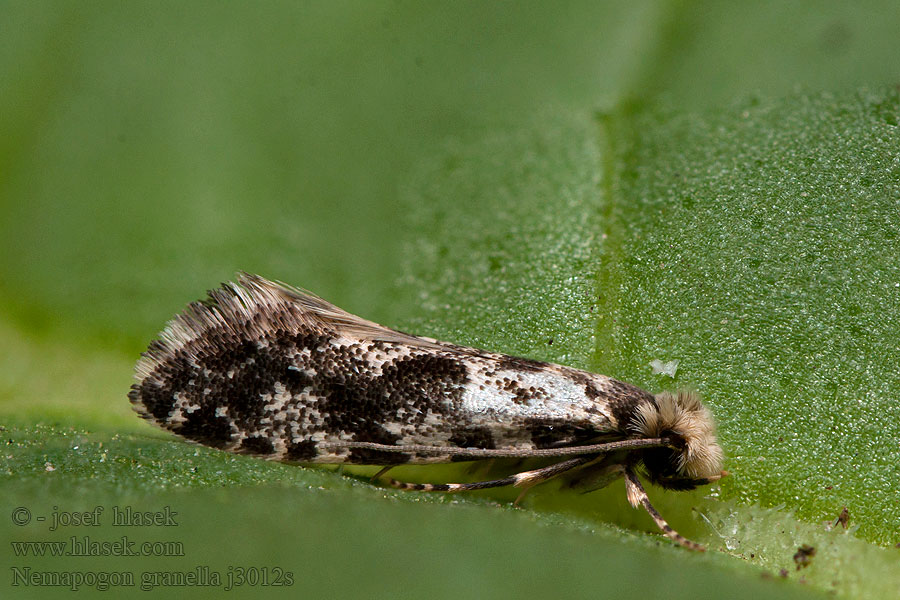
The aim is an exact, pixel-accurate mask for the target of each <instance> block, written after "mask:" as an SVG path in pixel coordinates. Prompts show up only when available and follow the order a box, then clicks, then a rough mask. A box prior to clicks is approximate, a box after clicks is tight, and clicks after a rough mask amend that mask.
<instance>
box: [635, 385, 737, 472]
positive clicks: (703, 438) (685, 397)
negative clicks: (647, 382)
mask: <svg viewBox="0 0 900 600" xmlns="http://www.w3.org/2000/svg"><path fill="white" fill-rule="evenodd" d="M631 429H632V431H633V432H634V433H636V434H638V435H640V436H641V437H646V438H657V437H659V438H664V439H666V440H667V441H668V442H669V447H665V448H650V449H647V450H643V451H641V462H643V465H644V470H645V471H646V472H647V476H648V478H649V479H650V481H652V482H653V483H655V484H657V485H660V486H662V487H667V488H671V489H693V488H695V487H697V486H698V485H704V484H707V483H710V482H711V481H715V480H716V479H718V478H719V477H720V476H721V475H722V449H721V448H720V447H719V444H718V442H717V441H716V425H715V421H714V420H713V417H712V413H710V412H709V410H708V409H707V408H706V407H705V406H703V403H702V402H701V401H700V397H699V396H698V395H697V394H696V393H695V392H689V391H680V392H674V393H673V392H662V393H660V394H657V395H656V398H655V402H647V403H645V404H642V405H641V406H640V407H639V408H638V410H637V413H636V414H635V417H634V419H633V421H632V423H631Z"/></svg>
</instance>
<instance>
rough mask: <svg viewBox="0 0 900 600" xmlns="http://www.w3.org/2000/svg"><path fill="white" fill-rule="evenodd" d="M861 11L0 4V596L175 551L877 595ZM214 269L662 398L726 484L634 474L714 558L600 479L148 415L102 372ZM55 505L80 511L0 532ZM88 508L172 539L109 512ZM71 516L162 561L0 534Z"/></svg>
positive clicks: (884, 93) (898, 446)
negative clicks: (56, 574) (507, 488)
mask: <svg viewBox="0 0 900 600" xmlns="http://www.w3.org/2000/svg"><path fill="white" fill-rule="evenodd" d="M897 31H900V5H898V4H897V3H896V2H858V3H853V4H850V3H846V4H845V3H822V2H795V3H780V2H770V3H753V4H752V5H746V6H745V5H743V4H738V3H717V2H643V3H633V2H632V3H597V2H584V3H577V2H571V3H553V4H552V5H551V4H546V3H537V2H536V3H506V2H503V3H482V2H467V3H452V4H451V3H448V4H424V3H407V2H329V3H277V2H265V3H254V4H245V5H241V4H232V3H200V2H193V3H174V2H173V3H111V2H110V3H107V2H89V3H74V2H73V3H26V2H7V3H4V4H2V5H0V90H2V94H0V427H2V430H0V440H2V445H0V450H2V452H0V479H2V484H0V542H2V549H0V557H2V563H0V568H2V570H3V574H2V578H3V579H2V580H0V586H3V587H2V588H0V589H2V590H3V596H4V597H7V596H10V597H54V596H60V597H63V596H65V597H70V596H69V594H71V592H70V591H68V590H66V589H59V588H55V589H50V588H47V587H40V586H33V585H32V586H23V585H19V586H16V587H13V586H12V581H13V577H12V571H11V568H12V567H17V568H20V569H21V568H24V567H30V568H31V569H32V570H33V571H42V572H51V571H80V572H85V571H129V572H133V573H135V577H136V579H137V583H140V573H141V572H143V571H172V570H180V571H193V570H194V569H196V568H197V567H198V566H203V565H206V566H207V567H208V568H209V569H210V570H213V571H217V572H220V573H222V574H224V573H226V571H227V570H228V568H229V567H232V566H237V567H245V568H249V567H256V568H258V569H263V568H267V569H269V570H271V569H274V568H275V567H279V568H281V569H284V570H287V571H290V572H291V573H292V577H293V585H292V586H289V587H283V588H276V587H266V588H265V589H262V588H259V587H256V588H249V587H244V588H241V589H239V590H237V591H235V592H231V593H232V594H234V595H235V596H236V597H242V596H248V597H249V596H251V594H253V593H254V592H256V593H259V592H260V591H262V592H264V593H268V594H284V595H285V596H287V595H288V594H290V595H291V597H296V595H297V594H298V593H299V594H301V595H305V594H310V595H312V594H315V595H316V596H318V597H348V596H371V597H396V596H411V595H418V596H422V597H459V596H460V595H467V596H488V595H490V596H494V597H510V598H522V597H537V596H541V597H546V596H549V595H562V594H565V595H570V596H575V597H604V596H605V595H609V594H611V593H615V594H617V597H622V598H632V597H633V598H648V597H657V596H660V595H663V594H665V595H666V597H669V598H682V597H683V598H689V597H690V598H704V597H735V598H742V597H746V598H756V597H760V596H761V595H764V596H765V597H778V598H780V597H785V598H788V597H803V596H824V595H827V594H829V593H837V594H838V595H839V596H841V597H849V598H888V597H895V596H897V595H900V574H898V573H900V569H898V567H900V550H898V549H897V548H895V547H894V545H895V544H896V543H898V542H900V508H898V503H897V502H896V495H897V489H898V481H900V404H898V402H897V400H896V397H897V395H898V392H900V375H898V373H900V370H898V368H897V365H898V364H900V350H898V344H897V341H896V340H897V338H898V335H897V334H898V331H900V262H898V260H897V258H898V256H900V240H898V233H897V232H898V230H900V94H898V85H900V42H898V41H897V35H896V32H897ZM239 269H243V270H248V271H252V272H259V273H260V274H262V275H265V276H268V277H271V278H277V279H281V280H284V281H287V282H289V283H293V284H296V285H301V286H303V287H306V288H308V289H311V290H313V291H315V292H317V293H318V294H320V295H322V296H324V297H326V298H328V299H329V300H331V301H333V302H335V303H337V304H338V305H340V306H342V307H344V308H346V309H348V310H350V311H352V312H355V313H357V314H360V315H362V316H364V317H366V318H369V319H373V320H376V321H379V322H382V323H384V324H386V325H389V326H394V327H398V328H401V329H405V330H411V331H415V332H416V333H421V334H425V335H430V336H434V337H439V338H442V339H448V340H450V341H454V342H459V343H465V344H470V345H476V346H480V347H484V348H488V349H490V350H495V351H502V352H507V353H513V354H519V355H525V356H529V357H533V358H538V359H544V360H552V361H555V362H560V363H564V364H568V365H572V366H575V367H580V368H586V369H590V370H594V371H597V372H601V373H604V374H607V375H611V376H615V377H618V378H621V379H625V380H627V381H630V382H632V383H635V384H638V385H641V386H644V387H646V388H648V389H651V390H654V391H657V390H659V389H665V388H677V387H690V388H694V389H697V390H698V391H700V392H701V393H702V394H703V396H704V398H705V399H706V401H707V403H708V405H709V406H710V407H711V408H712V410H713V412H714V413H715V415H716V417H717V420H718V422H719V428H720V438H721V441H722V444H723V447H724V449H725V451H726V454H727V460H726V468H727V469H729V471H731V472H732V476H731V477H729V478H727V479H725V480H723V481H722V482H721V484H720V485H717V486H712V487H710V488H706V489H704V490H700V491H698V492H695V493H666V492H662V491H660V490H653V489H651V490H650V495H651V498H652V499H653V500H654V502H655V503H656V504H657V505H658V508H660V510H661V512H663V514H664V515H665V516H666V517H667V518H668V519H669V520H670V522H671V523H672V524H673V525H674V526H675V527H676V528H677V529H679V531H681V532H682V533H684V534H686V535H688V536H690V537H692V539H696V540H697V541H700V542H703V543H705V544H707V545H709V546H710V547H711V549H712V550H713V551H711V552H708V553H706V554H703V555H698V554H693V553H689V552H686V551H684V550H682V549H679V548H676V547H673V546H672V545H671V544H669V543H667V542H665V541H663V540H662V539H661V538H660V536H658V535H657V533H656V531H655V529H654V526H653V524H652V522H651V521H650V519H649V518H648V517H647V516H646V515H644V514H641V513H639V512H637V511H632V510H631V509H630V507H628V505H627V502H626V501H625V499H624V493H623V490H622V488H621V484H618V485H613V486H611V487H610V488H609V489H606V490H603V491H601V492H598V493H594V494H589V495H580V494H576V493H574V492H572V491H568V490H557V489H555V486H554V485H553V484H548V485H547V486H545V487H546V489H543V490H535V491H534V492H533V493H532V494H531V495H530V496H529V497H528V499H526V501H525V502H524V505H523V506H524V508H523V509H515V508H513V507H512V506H511V505H510V500H511V498H512V496H510V494H509V493H507V492H504V491H498V492H494V493H490V494H488V493H480V494H472V495H468V496H453V497H443V496H428V495H410V494H402V493H399V492H395V491H393V490H386V489H384V488H382V487H379V486H373V485H371V484H370V483H369V482H368V480H367V479H366V478H365V477H364V475H365V474H366V473H367V472H368V471H365V470H359V471H356V472H355V476H347V475H348V473H346V472H345V473H344V474H343V476H342V475H341V474H338V473H334V472H331V471H328V470H324V469H306V468H299V467H291V466H286V465H279V464H273V463H266V462H262V461H258V460H255V459H249V458H245V457H234V456H227V455H224V454H222V453H219V452H215V451H211V450H206V449H204V448H199V447H195V446H190V445H188V444H185V443H183V442H181V441H179V440H176V439H174V438H172V437H170V436H167V435H165V434H162V433H160V432H157V431H155V430H152V429H151V428H150V427H148V426H147V425H146V424H144V423H143V422H141V421H139V420H138V419H137V418H135V417H134V416H133V415H132V414H131V412H130V409H129V406H128V403H127V400H126V398H125V394H126V392H127V389H128V386H129V385H130V383H131V369H132V365H133V363H134V361H135V359H136V358H137V356H138V354H139V353H140V351H141V350H142V349H143V348H145V347H146V344H147V343H148V342H149V341H150V340H151V339H152V338H153V336H154V335H155V334H156V333H157V332H158V331H159V330H160V329H161V328H162V326H163V324H164V323H165V322H166V320H167V319H169V318H170V317H171V316H172V315H173V314H175V313H176V312H177V311H179V310H180V309H181V308H182V307H183V306H184V305H185V304H186V303H187V302H189V301H191V300H194V299H197V298H199V297H200V296H202V295H203V293H204V291H205V290H206V289H208V288H211V287H214V286H216V285H218V284H219V282H221V281H225V280H228V279H231V278H232V277H233V274H234V272H235V271H236V270H239ZM652 360H662V361H670V360H679V361H680V363H679V368H678V371H677V373H676V376H675V377H674V378H670V377H667V376H662V375H657V374H654V373H653V371H652V369H651V368H650V366H649V363H650V362H651V361H652ZM351 475H352V474H351ZM398 476H400V477H401V478H409V479H419V480H434V481H441V480H447V479H455V478H457V477H470V478H471V477H475V476H477V474H473V473H469V472H466V471H465V470H464V469H463V468H461V467H459V466H454V467H434V468H429V469H427V470H425V469H411V468H406V469H405V470H400V469H398ZM513 496H514V493H513ZM54 506H56V507H58V509H59V510H60V511H75V510H91V509H93V508H94V507H95V506H103V507H104V514H105V516H106V519H105V520H104V521H103V524H102V525H101V526H99V527H95V528H87V527H68V528H63V529H60V530H57V531H50V530H49V528H48V526H47V524H46V522H45V523H43V524H42V523H38V522H37V521H36V520H32V521H31V522H29V523H28V524H26V525H15V524H14V523H13V522H12V517H11V514H12V512H13V510H14V509H15V508H16V507H25V508H27V509H29V510H30V511H31V513H32V515H33V516H35V517H36V516H46V517H48V518H51V516H52V514H53V511H54V508H53V507H54ZM114 506H120V507H121V506H133V507H135V508H136V509H139V510H147V511H151V510H152V511H156V510H162V508H163V507H165V506H169V507H171V509H172V510H174V511H176V512H178V514H179V517H178V525H177V526H176V527H170V528H162V527H148V528H127V529H122V528H114V527H112V526H110V520H111V511H112V510H113V508H112V507H114ZM845 506H846V507H848V509H849V511H850V515H851V521H850V529H849V530H846V531H844V530H843V529H840V528H838V529H837V530H834V531H828V530H827V529H828V528H827V527H826V525H825V523H826V522H830V521H833V520H834V519H835V518H836V517H837V515H838V513H840V511H841V509H842V508H843V507H845ZM73 535H75V536H77V537H79V538H80V537H83V536H85V535H88V536H90V537H91V538H94V539H96V540H114V539H118V538H120V537H121V536H122V535H127V536H129V537H130V538H133V539H135V540H138V541H143V540H153V541H160V540H162V541H167V540H168V541H176V542H182V543H183V544H184V547H185V549H184V556H182V557H169V558H137V557H115V558H110V557H64V558H63V557H43V558H35V557H23V556H16V555H15V551H14V549H13V547H12V546H11V545H10V542H22V541H66V540H68V539H69V538H70V537H71V536H73ZM801 544H811V545H813V546H815V547H816V548H817V554H816V556H815V557H814V558H813V560H812V564H811V565H810V566H809V567H808V568H805V569H803V570H797V569H796V568H795V565H794V562H793V561H792V558H791V557H792V555H793V554H794V552H795V551H796V549H797V547H798V546H800V545H801ZM781 569H786V570H787V575H786V577H785V579H787V580H788V581H783V580H782V577H781V576H780V571H781ZM173 589H174V588H171V587H168V588H167V587H162V588H158V590H157V592H155V593H156V594H167V593H172V591H173ZM120 591H122V592H124V594H123V595H124V596H126V597H127V596H129V595H135V596H146V594H147V593H146V592H141V591H140V590H139V589H130V590H129V589H126V590H116V592H113V593H119V592H120ZM217 591H218V590H216V589H214V588H178V589H177V592H179V593H185V594H188V595H190V596H193V597H204V596H210V597H212V596H215V595H216V592H217ZM95 593H99V592H95V591H93V590H92V589H89V586H85V588H83V589H82V590H81V591H80V592H79V595H80V596H91V595H93V594H95ZM109 593H110V592H106V594H109Z"/></svg>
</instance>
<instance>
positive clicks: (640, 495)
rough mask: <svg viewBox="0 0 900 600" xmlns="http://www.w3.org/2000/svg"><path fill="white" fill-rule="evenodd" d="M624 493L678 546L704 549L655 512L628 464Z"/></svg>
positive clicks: (700, 550) (634, 505)
mask: <svg viewBox="0 0 900 600" xmlns="http://www.w3.org/2000/svg"><path fill="white" fill-rule="evenodd" d="M624 471H625V473H624V474H625V493H626V495H627V496H628V502H629V503H630V504H631V506H633V507H635V508H637V507H638V505H641V506H643V507H644V510H646V511H647V513H649V514H650V516H651V517H653V520H654V521H656V525H657V527H659V528H660V529H661V530H662V532H663V534H664V535H665V536H666V537H667V538H669V539H671V540H673V541H674V542H675V543H676V544H678V545H679V546H684V547H685V548H688V549H689V550H697V551H698V552H703V551H705V550H706V548H705V547H703V546H701V545H700V544H698V543H697V542H692V541H691V540H689V539H687V538H686V537H684V536H682V535H681V534H680V533H678V532H677V531H675V530H674V529H672V528H671V527H670V526H669V524H668V523H666V520H665V519H663V518H662V515H660V514H659V512H657V510H656V509H655V508H653V505H652V504H650V498H649V497H647V492H645V491H644V486H642V485H641V482H640V480H639V479H638V478H637V475H635V473H634V471H633V470H632V468H631V467H630V466H627V467H625V469H624Z"/></svg>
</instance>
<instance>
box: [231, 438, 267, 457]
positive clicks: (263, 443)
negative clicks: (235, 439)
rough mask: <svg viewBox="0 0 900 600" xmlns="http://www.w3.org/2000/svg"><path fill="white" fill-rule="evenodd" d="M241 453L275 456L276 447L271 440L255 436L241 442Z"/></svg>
mask: <svg viewBox="0 0 900 600" xmlns="http://www.w3.org/2000/svg"><path fill="white" fill-rule="evenodd" d="M239 451H240V452H246V453H247V454H273V453H274V452H275V446H273V445H272V441H271V440H270V439H269V438H264V437H261V436H255V437H248V438H245V439H244V441H243V442H241V448H240V450H239Z"/></svg>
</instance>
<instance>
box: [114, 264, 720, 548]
mask: <svg viewBox="0 0 900 600" xmlns="http://www.w3.org/2000/svg"><path fill="white" fill-rule="evenodd" d="M135 379H136V381H135V383H134V384H133V385H132V386H131V391H130V392H129V394H128V397H129V399H130V400H131V403H132V406H133V407H134V409H135V411H136V412H137V413H138V414H139V415H140V416H141V417H142V418H144V419H146V420H147V421H149V422H151V423H152V424H154V425H157V426H159V427H161V428H163V429H166V430H168V431H171V432H173V433H176V434H178V435H179V436H181V437H183V438H186V439H188V440H191V441H193V442H197V443H200V444H203V445H206V446H210V447H213V448H218V449H221V450H227V451H231V452H237V453H241V454H250V455H254V456H259V457H263V458H266V459H270V460H279V461H285V462H298V463H344V464H365V465H381V466H383V467H385V468H384V469H382V471H381V472H379V475H380V474H381V473H382V472H384V471H386V470H387V469H388V468H390V467H391V466H394V465H399V464H428V463H444V462H451V461H479V460H486V459H493V458H518V459H538V458H540V459H543V462H544V463H545V464H547V463H549V464H547V466H541V467H539V468H532V469H531V470H527V471H522V472H519V473H515V474H512V475H510V476H508V477H504V478H501V479H495V480H491V481H480V482H475V483H436V484H429V483H402V482H398V481H395V480H393V479H391V480H390V483H391V485H393V486H395V487H398V488H402V489H406V490H419V491H439V492H461V491H466V490H476V489H484V488H491V487H501V486H515V487H519V488H523V489H524V490H527V489H528V488H530V487H531V486H533V485H536V484H538V483H541V482H544V481H547V480H548V479H551V478H553V477H555V476H558V475H560V474H563V473H569V475H570V476H575V477H581V478H583V479H584V480H590V481H592V482H594V483H595V484H597V483H598V482H599V486H602V485H605V484H608V483H609V482H611V481H613V480H615V479H618V478H619V477H622V478H624V481H625V489H626V494H627V498H628V501H629V502H630V503H631V505H632V506H634V507H637V506H639V505H640V506H643V508H644V509H645V510H646V511H647V512H648V513H649V514H650V516H651V517H652V518H653V520H654V521H655V522H656V524H657V525H658V526H659V528H660V529H661V530H662V531H663V533H664V534H665V535H666V536H668V537H669V538H671V539H672V540H674V541H675V542H677V543H678V544H680V545H682V546H685V547H687V548H691V549H695V550H702V549H703V547H702V546H700V545H699V544H696V543H694V542H691V541H689V540H687V539H685V538H684V537H682V536H681V535H679V534H678V533H677V532H676V531H675V530H673V529H672V528H671V527H670V526H669V525H668V523H666V521H665V520H664V519H663V518H662V516H661V515H660V514H659V513H658V512H657V511H656V509H655V508H653V506H652V505H651V503H650V500H649V498H648V496H647V493H646V491H645V490H644V487H643V486H642V484H641V481H640V479H639V478H638V473H642V474H643V475H644V476H645V477H646V478H647V479H648V480H649V481H650V482H651V483H654V484H656V485H658V486H661V487H663V488H668V489H673V490H688V489H693V488H695V487H697V486H700V485H705V484H708V483H710V482H713V481H716V480H717V479H719V477H720V476H721V475H722V474H724V472H723V471H722V470H721V465H722V451H721V449H720V447H719V445H718V443H717V441H716V433H715V424H714V421H713V418H712V415H711V414H710V412H709V410H708V409H707V408H706V407H704V406H703V404H702V403H701V401H700V400H699V398H698V397H697V395H696V394H694V393H687V392H680V393H668V392H664V393H661V394H657V395H655V396H654V395H652V394H650V393H648V392H646V391H644V390H642V389H640V388H638V387H635V386H633V385H630V384H628V383H624V382H621V381H617V380H615V379H612V378H610V377H606V376H604V375H598V374H595V373H589V372H586V371H580V370H577V369H573V368H570V367H565V366H561V365H555V364H550V363H545V362H539V361H535V360H530V359H527V358H517V357H514V356H507V355H504V354H496V353H492V352H485V351H483V350H478V349H475V348H468V347H464V346H458V345H455V344H450V343H446V342H441V341H438V340H435V339H431V338H427V337H420V336H415V335H410V334H407V333H403V332H401V331H396V330H393V329H389V328H387V327H383V326H381V325H378V324H376V323H373V322H371V321H366V320H364V319H361V318H360V317H357V316H355V315H352V314H350V313H348V312H346V311H344V310H341V309H340V308H338V307H336V306H334V305H332V304H330V303H328V302H326V301H325V300H322V299H321V298H319V297H317V296H315V295H313V294H311V293H309V292H306V291H304V290H301V289H298V288H294V287H290V286H288V285H285V284H282V283H276V282H272V281H268V280H266V279H264V278H262V277H259V276H257V275H251V274H247V273H242V274H239V277H238V280H237V282H236V283H225V284H223V285H222V286H221V287H220V288H218V289H215V290H211V291H210V292H209V295H208V298H206V299H205V300H203V301H198V302H193V303H191V304H190V305H188V307H187V308H186V309H185V310H184V311H183V312H182V313H181V314H179V315H177V316H176V317H175V318H174V319H173V320H172V321H170V322H169V323H168V324H167V326H166V327H165V329H164V330H163V331H162V332H161V333H160V334H159V337H158V339H156V340H155V341H153V342H152V343H151V344H150V346H149V348H148V349H147V350H146V351H145V352H144V353H143V354H142V355H141V358H140V359H139V360H138V362H137V365H136V367H135ZM576 469H577V470H579V471H575V470H576ZM376 477H377V476H376ZM595 487H597V485H595ZM523 493H524V491H523Z"/></svg>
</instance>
